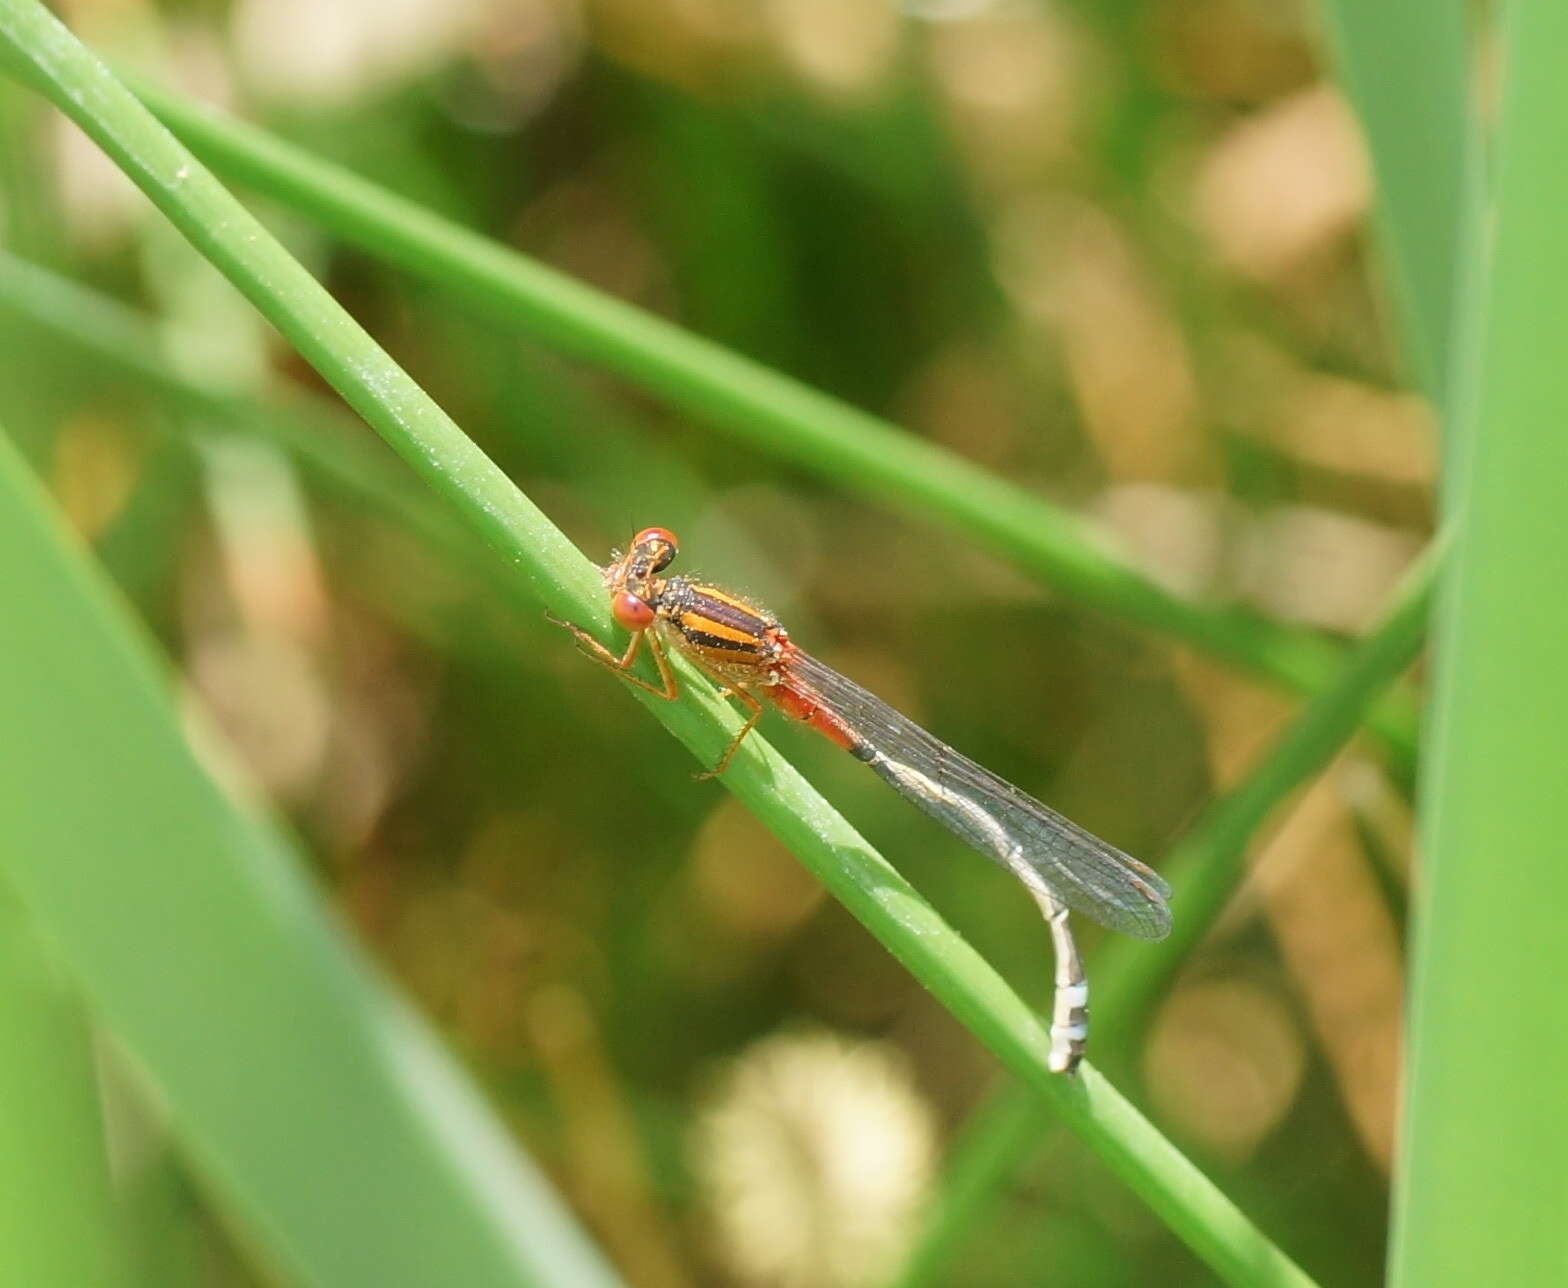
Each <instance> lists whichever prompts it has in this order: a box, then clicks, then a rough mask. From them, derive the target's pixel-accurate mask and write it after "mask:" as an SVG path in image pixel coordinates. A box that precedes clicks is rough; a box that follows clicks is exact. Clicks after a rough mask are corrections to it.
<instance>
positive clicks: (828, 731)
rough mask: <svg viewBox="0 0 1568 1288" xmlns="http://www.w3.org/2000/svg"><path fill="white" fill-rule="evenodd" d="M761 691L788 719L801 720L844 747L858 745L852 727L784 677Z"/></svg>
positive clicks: (853, 747) (858, 742)
mask: <svg viewBox="0 0 1568 1288" xmlns="http://www.w3.org/2000/svg"><path fill="white" fill-rule="evenodd" d="M762 695H763V697H765V698H767V699H768V700H769V701H771V702H772V703H773V705H774V706H776V707H778V709H779V710H780V711H782V712H783V713H784V714H785V715H787V716H788V717H789V718H790V719H791V720H803V721H805V723H806V724H808V725H810V726H811V727H812V728H813V729H815V730H816V731H817V732H818V733H820V734H821V735H822V736H823V737H824V738H827V739H828V740H829V741H830V742H834V743H837V744H838V745H839V746H840V747H842V748H843V749H844V750H845V751H849V752H854V751H857V750H858V749H859V748H860V745H861V743H860V738H859V736H858V735H857V734H856V733H855V732H854V730H852V729H851V728H850V727H849V726H848V725H846V724H845V723H844V722H843V721H842V720H840V719H839V718H838V717H837V716H836V715H834V714H833V713H832V712H831V711H829V710H828V709H827V707H825V706H823V705H822V704H821V703H820V702H818V701H817V700H816V699H814V698H812V697H811V696H810V695H809V694H806V693H802V692H800V691H799V690H798V689H792V688H790V686H789V681H788V680H785V681H784V682H783V683H780V684H772V685H769V686H768V687H767V688H765V689H763V690H762Z"/></svg>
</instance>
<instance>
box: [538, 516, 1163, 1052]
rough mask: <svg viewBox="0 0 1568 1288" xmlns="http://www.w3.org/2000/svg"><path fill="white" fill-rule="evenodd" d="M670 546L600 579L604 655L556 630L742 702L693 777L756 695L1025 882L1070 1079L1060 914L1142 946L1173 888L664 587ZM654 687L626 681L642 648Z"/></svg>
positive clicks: (692, 598)
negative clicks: (617, 642)
mask: <svg viewBox="0 0 1568 1288" xmlns="http://www.w3.org/2000/svg"><path fill="white" fill-rule="evenodd" d="M675 550H676V544H675V535H674V534H673V533H671V532H669V531H668V530H666V529H664V528H644V529H643V530H642V531H641V532H639V533H638V534H637V535H636V536H635V537H633V538H632V543H631V547H630V548H629V549H628V550H627V551H626V553H625V554H624V555H620V556H618V557H616V556H612V558H611V562H610V563H609V564H608V565H607V566H606V567H605V569H604V584H605V588H606V589H607V590H608V591H609V594H610V613H611V615H612V616H613V617H614V618H615V620H616V622H617V623H618V624H619V625H620V626H622V627H624V628H625V629H626V630H628V631H630V632H631V642H630V643H628V644H627V646H626V650H625V652H623V653H614V652H612V651H611V650H609V649H607V648H605V647H604V645H602V644H600V643H599V642H598V641H597V640H596V639H594V638H593V636H591V635H589V634H588V632H587V631H585V630H583V628H582V627H580V626H576V625H573V624H572V623H571V622H559V619H552V620H556V621H558V624H559V625H562V626H565V627H566V628H567V629H568V630H570V631H571V632H572V634H573V635H575V636H576V637H577V642H578V644H579V645H580V646H581V647H582V649H583V650H584V651H585V652H586V653H587V654H588V656H590V657H591V658H593V659H594V660H595V661H596V662H599V663H600V664H601V665H603V666H607V667H609V668H610V669H611V670H612V671H616V672H618V673H619V674H620V675H621V676H623V677H624V678H625V679H627V680H629V681H630V682H631V683H633V684H635V685H637V686H638V687H639V688H643V689H646V690H648V692H650V693H656V694H658V695H659V697H661V698H668V699H670V700H672V701H673V700H674V699H675V698H677V697H679V696H680V689H679V687H678V686H677V685H676V682H675V676H674V675H673V674H672V673H671V671H670V664H669V660H668V658H667V657H666V655H665V644H666V642H668V643H673V644H674V645H675V646H676V647H677V648H678V649H680V651H681V652H682V653H684V654H685V655H686V656H687V657H689V658H690V659H691V660H692V661H693V662H695V663H696V664H697V666H698V667H700V668H701V669H702V670H704V671H706V672H707V673H708V674H710V675H711V676H713V677H714V678H715V679H717V680H718V681H719V683H720V684H721V685H722V686H723V688H722V693H723V695H724V696H725V697H733V698H735V699H737V700H739V701H740V702H741V703H742V704H744V706H745V708H746V712H747V719H746V723H745V724H744V725H743V726H742V727H741V730H740V732H739V733H738V734H736V735H735V738H734V740H733V741H732V742H731V743H730V745H729V747H728V748H726V749H725V752H724V754H723V755H722V756H720V757H719V761H718V764H716V765H715V766H714V767H713V768H712V769H711V770H710V771H709V772H708V773H706V774H703V775H701V777H705V778H707V777H713V776H715V775H718V774H722V773H723V772H724V771H725V769H726V768H728V766H729V763H730V760H731V758H733V756H734V755H735V752H736V749H737V748H739V746H740V745H741V743H742V742H743V741H744V740H745V737H746V735H747V734H748V733H750V732H751V730H752V728H753V727H754V726H755V725H756V723H757V721H758V719H760V718H761V715H762V702H761V700H760V698H759V696H758V695H760V696H761V698H766V699H767V700H768V701H769V702H771V703H773V705H774V706H776V707H778V709H779V710H780V711H782V712H783V713H784V714H785V715H787V716H790V717H792V718H793V719H796V720H803V721H805V722H806V724H808V725H810V726H811V727H812V728H813V729H815V730H817V732H819V733H821V734H823V735H825V736H826V737H827V738H829V739H831V740H832V741H833V742H835V743H837V744H838V745H839V746H840V747H842V748H844V750H845V751H847V752H849V753H850V755H852V756H854V757H855V758H856V759H857V760H863V761H865V762H866V764H868V765H870V766H871V768H872V769H873V770H875V771H876V772H877V773H878V774H879V775H880V776H881V777H882V779H883V780H884V781H885V782H887V783H888V784H889V785H890V786H891V787H892V788H893V789H894V790H895V791H897V792H898V793H899V794H900V795H901V796H903V797H904V798H905V799H906V800H909V801H912V802H913V803H914V804H916V805H918V806H919V807H920V808H921V809H923V810H924V811H925V812H926V813H927V814H929V815H931V817H932V818H934V819H936V820H937V821H938V822H939V823H941V824H942V825H943V826H944V827H946V828H947V829H948V830H949V831H951V832H952V833H953V834H954V835H955V836H958V837H959V838H961V839H962V840H964V841H966V842H968V843H969V844H970V845H972V846H973V847H974V848H975V849H977V850H979V851H980V853H982V854H984V855H986V856H987V857H988V858H991V859H994V860H995V861H996V862H998V863H1000V864H1001V865H1002V866H1003V867H1005V868H1007V870H1008V871H1010V872H1011V873H1012V874H1013V875H1014V876H1016V877H1017V878H1018V879H1019V880H1020V881H1022V882H1023V883H1024V886H1025V887H1026V888H1027V889H1028V891H1029V893H1030V894H1031V895H1033V896H1034V898H1035V901H1036V902H1037V903H1038V904H1039V905H1040V910H1041V911H1042V912H1043V913H1044V914H1045V918H1046V922H1047V924H1048V925H1049V926H1050V929H1051V941H1052V944H1053V945H1054V947H1055V951H1056V999H1055V1004H1054V1007H1053V1010H1052V1022H1051V1051H1050V1057H1049V1059H1050V1067H1051V1068H1052V1069H1054V1070H1055V1071H1057V1072H1058V1073H1071V1072H1072V1071H1073V1070H1074V1069H1076V1068H1077V1066H1078V1062H1079V1060H1081V1059H1082V1058H1083V1051H1084V1043H1085V1040H1086V1039H1087V1036H1088V1026H1089V983H1088V980H1087V978H1086V977H1085V975H1084V971H1083V964H1082V962H1081V961H1080V960H1079V957H1078V949H1077V946H1076V945H1075V944H1074V943H1073V938H1072V932H1071V931H1070V930H1069V928H1068V925H1067V913H1068V909H1072V910H1073V911H1075V912H1081V913H1083V914H1084V915H1085V916H1087V917H1092V918H1093V919H1094V920H1095V921H1098V922H1099V923H1100V924H1101V925H1104V926H1109V927H1110V928H1111V929H1112V930H1119V931H1122V932H1123V933H1124V934H1129V935H1136V936H1138V937H1139V938H1141V939H1162V938H1164V937H1165V935H1167V934H1168V933H1169V932H1170V928H1171V914H1170V909H1169V907H1167V906H1166V902H1165V901H1166V899H1167V898H1168V897H1169V895H1170V887H1169V886H1167V885H1166V884H1165V882H1164V881H1162V880H1161V879H1160V876H1159V874H1158V873H1156V872H1154V871H1153V870H1152V869H1151V868H1148V867H1145V866H1144V865H1143V864H1142V863H1139V862H1138V860H1137V859H1134V858H1131V857H1129V856H1128V855H1125V854H1123V853H1122V852H1121V851H1120V850H1118V849H1116V848H1114V847H1113V846H1110V845H1107V844H1106V843H1105V842H1104V841H1102V840H1100V839H1099V838H1098V837H1097V836H1093V835H1091V834H1090V833H1088V832H1086V831H1084V829H1083V828H1081V827H1079V826H1078V825H1077V824H1076V823H1073V822H1072V821H1070V820H1069V819H1066V818H1063V817H1062V816H1061V815H1060V814H1058V813H1057V812H1056V811H1055V810H1053V809H1050V808H1048V807H1047V806H1045V805H1042V804H1040V802H1039V801H1037V800H1035V799H1034V798H1033V797H1032V796H1029V795H1027V794H1026V793H1024V792H1021V791H1019V790H1018V788H1016V787H1014V786H1013V785H1012V784H1011V783H1007V782H1004V781H1003V780H1002V779H1000V778H998V777H997V776H996V775H995V774H993V773H991V772H990V771H989V770H986V769H982V768H981V767H980V766H979V765H977V764H975V762H974V761H972V760H970V759H969V758H968V757H967V756H962V755H960V754H959V753H958V752H956V751H954V750H953V749H952V748H951V747H949V746H947V745H945V744H944V743H941V742H939V741H938V740H937V739H935V738H933V737H932V736H931V735H930V734H929V733H927V732H926V731H925V730H924V729H922V728H921V727H920V726H919V725H917V724H915V722H914V721H912V720H910V719H908V718H907V717H906V716H902V715H900V714H899V713H898V712H897V711H895V710H893V708H892V707H890V706H888V705H887V703H885V702H883V701H882V699H880V698H878V697H875V696H874V695H872V694H870V693H868V692H867V691H866V690H865V689H862V688H861V687H860V686H859V685H858V684H856V683H855V682H854V681H853V680H849V679H846V678H845V677H844V676H842V675H840V674H839V673H838V672H837V671H835V670H833V669H832V668H831V667H828V666H825V665H823V663H821V662H819V661H817V659H816V658H814V657H812V656H811V655H810V654H809V653H806V652H803V651H802V650H801V649H800V648H799V647H797V646H796V645H795V643H794V642H793V641H792V640H791V639H790V637H789V632H787V631H786V630H785V629H784V627H783V626H782V625H780V624H779V622H778V620H777V619H776V618H774V617H773V616H772V615H771V614H769V613H768V612H766V611H765V610H764V609H762V608H759V607H758V606H757V605H755V604H752V603H748V602H747V601H746V600H744V599H741V598H739V597H738V596H736V595H732V594H730V593H729V592H728V591H724V590H720V589H719V588H718V587H716V586H709V585H705V584H703V583H701V582H696V581H693V580H691V579H690V578H687V577H664V576H661V575H660V574H662V573H663V572H664V570H665V569H666V568H668V567H669V566H670V562H671V561H672V560H673V559H674V558H675ZM644 640H646V641H647V643H648V651H649V652H650V653H652V654H653V661H654V665H655V666H656V667H657V668H658V672H659V679H660V681H661V682H660V683H659V684H651V683H649V682H648V681H647V680H644V679H642V678H641V677H639V676H637V675H634V674H633V673H632V665H633V664H634V663H635V662H636V660H637V654H638V652H639V651H640V650H641V648H642V644H643V641H644Z"/></svg>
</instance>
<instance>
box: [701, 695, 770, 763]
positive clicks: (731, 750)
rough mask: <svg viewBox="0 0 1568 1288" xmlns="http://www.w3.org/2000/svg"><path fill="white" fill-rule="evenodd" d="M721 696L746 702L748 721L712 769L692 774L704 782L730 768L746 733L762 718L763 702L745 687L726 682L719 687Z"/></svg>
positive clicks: (744, 739)
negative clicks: (740, 687)
mask: <svg viewBox="0 0 1568 1288" xmlns="http://www.w3.org/2000/svg"><path fill="white" fill-rule="evenodd" d="M719 696H720V697H721V698H739V699H740V700H741V701H742V702H744V703H745V704H746V710H747V712H748V713H749V714H748V715H747V717H746V723H745V724H743V725H741V727H740V732H739V733H737V734H736V735H735V736H734V737H733V738H732V739H730V745H729V746H728V747H726V748H725V749H724V754H723V755H722V756H720V757H719V763H718V764H716V765H715V766H714V767H713V768H712V769H705V770H703V771H702V772H701V773H697V774H693V775H692V777H693V778H695V779H696V780H697V781H698V782H702V781H703V780H704V779H707V778H717V777H718V776H719V775H720V774H722V773H723V772H724V771H725V770H726V769H728V768H729V767H730V761H731V760H732V759H733V758H734V755H735V753H736V752H737V751H738V750H740V745H741V743H743V742H745V741H746V735H747V734H748V733H750V732H751V731H752V730H753V729H755V728H756V727H757V721H758V720H760V719H762V703H760V702H759V701H757V699H756V697H755V696H754V695H753V694H750V693H748V692H746V690H745V689H737V688H736V687H735V686H734V685H732V684H726V685H724V686H723V687H722V688H720V689H719Z"/></svg>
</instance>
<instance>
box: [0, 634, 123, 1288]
mask: <svg viewBox="0 0 1568 1288" xmlns="http://www.w3.org/2000/svg"><path fill="white" fill-rule="evenodd" d="M13 608H14V605H13ZM0 1052H3V1053H4V1058H3V1059H0V1283H8V1284H71V1285H73V1286H79V1288H117V1286H119V1285H124V1284H125V1283H126V1277H125V1273H124V1271H125V1265H124V1259H123V1258H124V1249H123V1248H121V1247H120V1245H119V1241H118V1238H117V1234H118V1230H117V1225H118V1223H117V1219H116V1217H117V1214H116V1212H115V1208H114V1203H113V1201H112V1198H111V1194H110V1188H109V1174H108V1159H107V1155H106V1153H105V1147H104V1138H103V1122H102V1119H101V1116H100V1113H99V1105H98V1087H97V1080H96V1078H95V1077H94V1074H93V1067H92V1041H91V1038H90V1037H89V1035H88V1029H87V1017H86V1015H85V1014H84V1013H83V1010H82V1006H81V1002H80V999H79V998H78V997H77V996H76V994H75V991H74V990H73V989H72V988H71V987H70V985H69V983H68V982H67V981H66V980H65V979H64V978H63V976H62V973H61V971H60V970H59V968H58V966H57V964H56V963H55V961H54V960H53V958H52V955H51V954H50V953H49V951H48V950H47V948H46V947H45V945H44V944H43V943H42V941H41V940H40V939H39V937H38V935H37V932H36V930H35V929H34V927H33V926H32V925H30V924H29V922H28V920H27V915H26V913H25V912H24V911H23V909H22V907H21V905H20V904H18V903H17V902H16V899H15V897H14V896H13V895H12V893H11V892H10V891H9V890H8V889H0Z"/></svg>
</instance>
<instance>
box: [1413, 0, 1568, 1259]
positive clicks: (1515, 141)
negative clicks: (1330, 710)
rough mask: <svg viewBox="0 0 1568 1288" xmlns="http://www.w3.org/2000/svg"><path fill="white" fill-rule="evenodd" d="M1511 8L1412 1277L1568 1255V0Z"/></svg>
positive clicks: (1432, 865) (1469, 467) (1417, 1124)
mask: <svg viewBox="0 0 1568 1288" xmlns="http://www.w3.org/2000/svg"><path fill="white" fill-rule="evenodd" d="M1502 13H1503V24H1504V28H1505V34H1506V39H1505V49H1504V55H1503V58H1502V60H1501V66H1502V68H1503V69H1504V75H1505V79H1504V84H1503V107H1502V116H1501V122H1500V126H1499V132H1498V142H1497V171H1496V193H1495V200H1496V224H1495V242H1494V246H1493V260H1492V277H1491V281H1490V283H1489V285H1488V286H1487V288H1486V289H1485V291H1484V292H1483V293H1481V294H1478V296H1477V298H1476V299H1475V301H1474V305H1475V306H1476V307H1477V309H1478V313H1477V316H1476V318H1475V320H1474V321H1475V325H1474V326H1473V327H1472V328H1471V329H1470V331H1469V334H1470V336H1471V337H1472V338H1473V339H1474V340H1475V341H1476V344H1475V348H1474V350H1473V351H1472V352H1471V353H1470V354H1469V355H1467V360H1468V363H1469V364H1470V365H1469V366H1468V367H1467V368H1465V369H1461V370H1460V372H1459V373H1458V383H1457V392H1458V394H1459V395H1460V397H1461V401H1460V403H1459V416H1460V423H1459V425H1458V430H1459V432H1458V434H1457V435H1456V436H1455V437H1456V438H1457V439H1458V440H1459V443H1460V450H1459V451H1458V452H1457V453H1456V454H1455V459H1454V460H1453V461H1452V462H1451V466H1450V470H1451V474H1450V477H1449V478H1448V480H1447V483H1446V500H1447V501H1448V503H1449V509H1450V514H1449V520H1450V522H1451V523H1452V524H1453V525H1454V528H1455V534H1456V539H1457V545H1456V548H1455V552H1454V555H1455V557H1454V561H1453V565H1452V571H1451V574H1450V576H1449V578H1448V580H1447V582H1446V583H1445V586H1444V590H1443V595H1442V597H1441V601H1440V604H1439V611H1438V614H1437V619H1436V628H1437V635H1436V645H1435V649H1436V655H1437V661H1438V667H1437V675H1436V678H1435V688H1434V692H1435V697H1434V716H1435V719H1434V724H1433V728H1432V731H1431V755H1430V758H1429V761H1428V772H1427V775H1426V780H1425V783H1424V791H1423V793H1422V817H1421V826H1422V834H1423V841H1424V847H1423V849H1424V854H1425V858H1426V862H1425V864H1424V865H1423V869H1422V870H1423V877H1424V879H1423V881H1422V883H1421V884H1420V886H1419V887H1418V890H1417V903H1416V916H1415V930H1416V934H1415V939H1414V957H1415V968H1414V975H1413V986H1412V998H1411V1007H1412V1010H1411V1027H1410V1046H1409V1055H1408V1066H1407V1069H1408V1073H1407V1079H1406V1089H1407V1099H1406V1105H1405V1121H1404V1132H1403V1150H1402V1153H1401V1156H1400V1159H1399V1167H1398V1176H1397V1187H1396V1202H1395V1234H1394V1242H1393V1253H1392V1279H1393V1282H1394V1283H1395V1284H1397V1285H1403V1286H1405V1288H1416V1286H1417V1285H1419V1286H1420V1288H1429V1286H1430V1285H1438V1286H1441V1285H1447V1284H1477V1283H1496V1284H1550V1283H1559V1282H1562V1280H1563V1278H1564V1272H1565V1268H1568V1222H1565V1221H1564V1220H1563V1215H1564V1211H1565V1203H1564V1187H1563V1176H1562V1160H1563V1158H1565V1157H1568V1098H1565V1097H1564V1095H1563V1088H1564V1086H1568V1026H1565V1025H1564V1024H1563V1022H1562V1013H1563V1001H1562V998H1563V979H1564V978H1565V977H1568V936H1565V935H1564V934H1563V908H1564V907H1565V906H1568V864H1565V863H1564V861H1563V842H1562V837H1563V823H1562V794H1563V766H1564V765H1565V764H1568V670H1565V669H1564V667H1563V660H1562V643H1561V642H1562V637H1563V634H1564V630H1565V628H1568V613H1565V610H1564V599H1563V592H1562V569H1563V552H1564V551H1565V550H1568V505H1565V504H1564V480H1565V478H1568V456H1565V450H1564V439H1563V425H1564V424H1565V423H1568V363H1565V362H1564V361H1563V351H1564V347H1565V345H1568V322H1565V315H1564V310H1563V300H1564V299H1565V298H1568V242H1565V241H1564V239H1563V236H1562V211H1563V210H1564V209H1565V208H1568V171H1565V170H1564V167H1563V161H1562V156H1563V153H1562V145H1563V138H1564V122H1565V121H1568V80H1565V78H1564V77H1563V74H1562V51H1563V50H1564V49H1565V48H1568V8H1565V7H1564V6H1563V5H1562V4H1561V3H1560V0H1517V3H1512V4H1509V5H1507V6H1505V7H1504V9H1503V10H1502ZM1461 326H1462V327H1463V326H1464V323H1463V322H1462V323H1461ZM1465 395H1471V396H1472V397H1473V402H1468V403H1467V402H1466V401H1464V397H1465Z"/></svg>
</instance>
